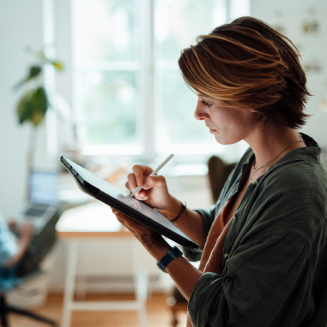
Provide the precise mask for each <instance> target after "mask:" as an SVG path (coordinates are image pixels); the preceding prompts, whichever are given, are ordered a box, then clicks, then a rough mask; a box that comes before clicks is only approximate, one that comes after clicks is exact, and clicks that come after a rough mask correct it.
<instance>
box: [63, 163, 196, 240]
mask: <svg viewBox="0 0 327 327" xmlns="http://www.w3.org/2000/svg"><path fill="white" fill-rule="evenodd" d="M64 159H65V160H66V161H67V162H68V163H69V164H70V165H71V166H72V167H73V168H74V169H75V170H76V172H77V173H78V174H79V175H80V176H81V177H82V178H83V179H84V180H85V181H86V182H88V183H89V184H91V185H93V186H94V187H96V188H97V189H99V190H101V191H102V192H103V193H106V194H107V195H109V196H110V197H111V198H113V199H114V200H116V202H119V203H123V204H124V205H125V206H128V207H130V208H133V209H134V210H136V211H138V212H139V213H141V214H142V215H144V216H146V217H147V218H149V219H151V220H152V221H155V222H156V223H159V224H160V225H162V226H164V227H165V228H167V229H170V230H171V231H173V232H175V233H176V234H179V235H180V236H182V237H183V238H186V239H188V240H190V241H191V242H193V241H192V240H191V239H190V238H189V237H188V236H187V235H186V234H184V233H183V232H182V231H181V230H180V229H179V228H177V227H176V226H175V225H174V224H173V223H172V222H170V221H169V220H168V219H167V218H166V217H165V216H164V215H163V214H161V213H160V212H158V211H156V210H154V209H153V208H151V207H149V206H148V205H146V204H145V203H143V202H141V201H139V200H137V199H135V198H134V197H129V194H127V193H126V192H123V191H121V190H120V189H118V188H117V187H115V186H113V185H112V184H110V183H108V182H106V181H105V180H103V179H101V178H100V177H98V176H96V175H94V174H93V173H91V172H90V171H88V170H86V169H84V168H83V167H81V166H79V165H78V164H76V163H74V162H73V161H71V160H69V159H67V158H64Z"/></svg>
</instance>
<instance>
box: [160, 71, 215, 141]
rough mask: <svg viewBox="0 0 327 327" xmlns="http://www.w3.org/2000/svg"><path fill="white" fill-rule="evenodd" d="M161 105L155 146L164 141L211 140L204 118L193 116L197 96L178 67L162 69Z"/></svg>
mask: <svg viewBox="0 0 327 327" xmlns="http://www.w3.org/2000/svg"><path fill="white" fill-rule="evenodd" d="M158 82H159V83H160V86H161V87H160V89H161V98H159V99H158V102H159V103H158V105H159V108H160V107H161V108H160V109H161V110H160V112H161V114H160V118H161V119H158V120H157V121H158V133H157V139H158V147H160V146H162V145H167V144H190V143H192V144H203V143H213V141H214V138H213V135H212V134H210V133H209V131H208V128H206V127H205V125H204V122H203V121H199V120H197V119H195V117H194V111H195V108H196V103H197V96H196V95H195V94H194V93H193V92H192V91H191V90H190V89H189V88H188V87H187V86H186V84H185V82H184V80H183V78H182V76H181V74H180V72H179V71H177V70H176V71H174V70H173V71H163V72H162V73H161V74H160V77H159V81H158Z"/></svg>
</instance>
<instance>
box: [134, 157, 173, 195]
mask: <svg viewBox="0 0 327 327" xmlns="http://www.w3.org/2000/svg"><path fill="white" fill-rule="evenodd" d="M173 156H174V155H173V154H171V155H170V156H168V158H166V160H165V161H164V162H163V163H162V164H160V165H159V166H158V167H157V168H156V169H155V170H154V171H153V172H152V173H151V174H150V175H149V176H153V175H156V174H157V172H158V171H159V170H160V169H161V168H162V167H163V166H164V165H165V164H166V163H167V162H168V161H169V160H170V159H171V158H172V157H173ZM142 188H143V187H142V186H139V187H137V188H136V189H135V190H134V191H133V192H132V193H131V194H130V196H129V197H132V196H133V195H135V194H136V193H137V192H139V191H140V190H142Z"/></svg>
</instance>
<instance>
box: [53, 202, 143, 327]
mask: <svg viewBox="0 0 327 327" xmlns="http://www.w3.org/2000/svg"><path fill="white" fill-rule="evenodd" d="M56 230H57V236H58V239H62V240H64V239H65V240H68V241H69V242H68V244H69V245H68V246H69V249H68V255H67V260H68V261H67V271H66V281H65V290H64V302H63V313H62V324H61V327H69V326H70V320H71V312H72V311H80V310H83V311H87V310H90V311H102V310H106V311H107V310H108V311H119V310H124V311H129V310H137V311H138V312H139V324H140V326H142V327H143V326H146V307H145V303H146V299H147V281H148V278H147V275H148V272H147V268H146V265H142V254H141V253H140V247H139V246H132V247H131V248H132V251H134V253H133V259H134V260H133V262H132V265H133V275H134V283H135V293H136V300H134V301H74V292H75V278H76V268H77V260H78V246H79V243H80V242H82V241H83V240H85V239H103V238H106V239H108V238H124V239H128V240H130V241H131V242H138V241H137V240H136V239H135V237H134V236H133V234H132V233H130V232H129V231H127V230H126V229H125V228H122V225H121V224H120V223H119V222H118V220H117V218H116V216H115V215H113V213H112V212H111V210H110V208H109V207H108V206H107V205H105V204H103V203H101V202H91V203H90V204H86V205H83V206H79V207H77V208H73V209H69V210H67V211H65V212H64V213H63V214H62V216H61V217H60V219H59V221H58V223H57V225H56Z"/></svg>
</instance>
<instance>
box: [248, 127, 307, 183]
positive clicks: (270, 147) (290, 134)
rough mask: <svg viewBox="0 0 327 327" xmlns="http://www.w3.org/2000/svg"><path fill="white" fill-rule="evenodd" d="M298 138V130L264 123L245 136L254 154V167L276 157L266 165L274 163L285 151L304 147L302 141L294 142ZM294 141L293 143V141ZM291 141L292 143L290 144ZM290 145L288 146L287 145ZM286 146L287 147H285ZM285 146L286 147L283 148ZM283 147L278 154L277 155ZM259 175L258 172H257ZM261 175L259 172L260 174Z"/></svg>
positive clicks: (258, 166)
mask: <svg viewBox="0 0 327 327" xmlns="http://www.w3.org/2000/svg"><path fill="white" fill-rule="evenodd" d="M299 138H300V134H299V132H297V131H296V130H295V129H291V128H280V127H277V126H276V125H273V124H270V125H268V124H267V125H266V126H265V128H261V127H258V128H257V129H255V130H253V132H252V133H251V134H250V135H249V136H248V137H247V138H246V139H244V141H246V142H247V143H248V144H249V146H250V147H251V148H252V149H253V151H254V154H255V166H254V167H255V169H258V168H260V167H262V166H263V165H265V164H267V163H268V162H269V161H270V160H272V159H274V158H275V157H276V156H277V157H276V158H275V159H274V160H273V161H272V162H271V163H269V164H268V166H272V165H274V164H275V163H276V162H277V161H279V160H280V159H281V158H282V157H283V156H284V155H285V154H286V153H288V152H290V151H292V150H294V149H297V148H302V147H305V146H306V145H305V143H304V142H300V141H299V142H295V141H297V140H298V139H299ZM293 142H295V143H293ZM291 143H293V144H292V145H290V144H291ZM288 145H290V146H289V147H287V146H288ZM286 147H287V148H286ZM285 148H286V149H285ZM283 149H285V151H283V152H282V153H281V154H280V155H278V154H279V153H280V152H281V151H282V150H283ZM257 175H258V176H259V174H257ZM260 175H261V174H260ZM258 176H256V178H257V177H258Z"/></svg>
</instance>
